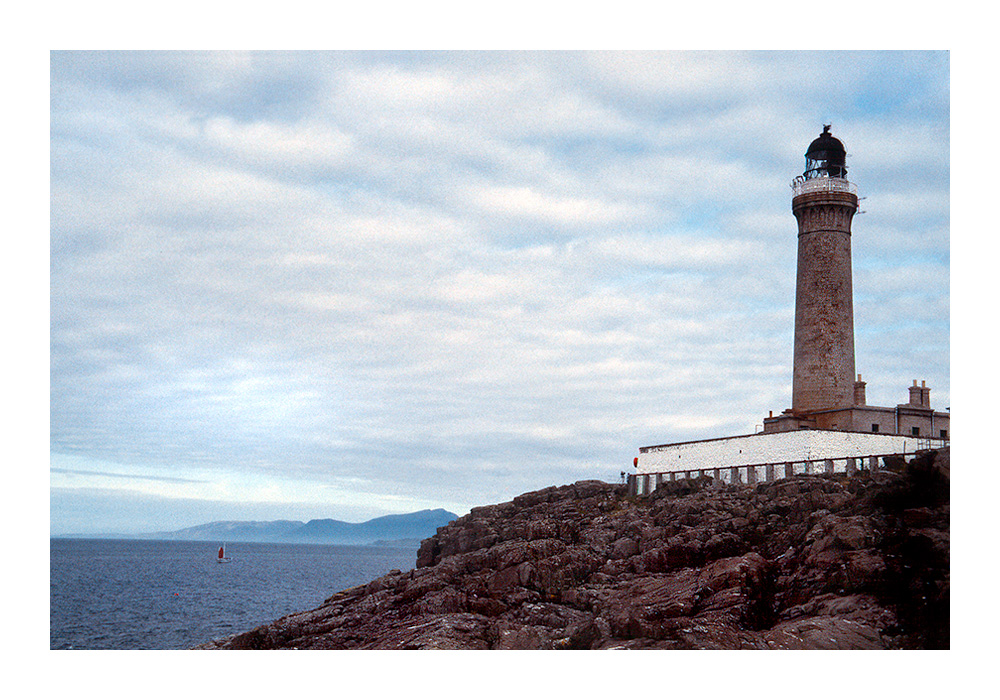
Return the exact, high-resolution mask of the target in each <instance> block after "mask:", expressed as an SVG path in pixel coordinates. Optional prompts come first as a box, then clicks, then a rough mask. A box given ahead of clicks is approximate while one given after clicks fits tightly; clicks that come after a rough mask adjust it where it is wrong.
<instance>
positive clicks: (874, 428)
mask: <svg viewBox="0 0 1000 700" xmlns="http://www.w3.org/2000/svg"><path fill="white" fill-rule="evenodd" d="M872 432H873V433H877V432H878V423H872Z"/></svg>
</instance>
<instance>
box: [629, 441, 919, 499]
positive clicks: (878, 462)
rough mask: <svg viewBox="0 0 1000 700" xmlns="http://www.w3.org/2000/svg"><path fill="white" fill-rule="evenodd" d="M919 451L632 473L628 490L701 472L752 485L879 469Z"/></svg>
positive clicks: (649, 488) (637, 492) (647, 489)
mask: <svg viewBox="0 0 1000 700" xmlns="http://www.w3.org/2000/svg"><path fill="white" fill-rule="evenodd" d="M917 454H918V452H917V451H915V452H894V453H888V454H877V455H863V456H858V457H840V458H837V459H803V460H798V461H795V462H763V463H760V464H745V465H741V466H738V467H708V468H705V469H688V470H679V471H669V472H650V473H647V474H631V475H629V477H628V490H629V494H630V495H633V496H644V495H647V494H650V493H652V492H653V491H655V490H656V487H657V486H659V485H660V484H662V483H664V482H666V481H678V480H680V479H696V478H698V477H701V476H709V477H712V479H714V480H715V482H716V483H724V484H737V485H744V486H753V485H754V484H759V483H767V482H770V481H777V480H778V479H785V478H788V477H790V476H797V475H800V474H844V473H846V474H848V475H852V474H854V473H856V472H857V471H862V470H867V471H871V472H877V471H878V470H879V469H880V468H883V467H884V466H885V459H886V458H902V459H903V460H904V461H905V460H907V459H908V458H910V457H914V456H916V455H917Z"/></svg>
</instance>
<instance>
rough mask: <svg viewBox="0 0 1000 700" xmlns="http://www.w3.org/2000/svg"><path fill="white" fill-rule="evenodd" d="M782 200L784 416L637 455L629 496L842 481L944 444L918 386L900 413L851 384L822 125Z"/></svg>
mask: <svg viewBox="0 0 1000 700" xmlns="http://www.w3.org/2000/svg"><path fill="white" fill-rule="evenodd" d="M792 190H793V195H792V214H794V216H795V219H796V221H797V223H798V235H797V244H798V261H797V268H796V278H795V339H794V347H793V349H792V351H793V362H792V407H791V408H788V409H785V410H784V411H782V412H781V414H780V415H777V416H776V415H774V411H770V412H769V415H768V416H767V417H766V418H764V422H763V431H761V432H756V433H753V434H749V435H733V436H728V437H717V438H710V439H707V440H690V441H683V442H668V443H665V444H661V445H650V446H648V447H640V448H639V456H638V457H636V458H635V460H634V462H633V465H634V467H635V471H636V473H635V475H634V476H630V477H629V478H628V483H629V491H630V493H632V494H634V495H640V496H641V495H645V494H648V493H651V492H652V491H653V490H655V489H656V488H657V487H658V486H659V485H660V484H662V483H663V482H664V481H674V480H676V479H680V478H685V477H706V476H707V477H710V478H711V479H712V480H713V482H717V483H726V484H746V485H753V484H756V483H759V482H761V481H772V480H774V479H781V478H785V477H789V476H793V475H796V474H836V473H838V472H841V473H846V474H852V473H854V472H855V471H857V470H858V469H871V470H875V469H878V468H880V466H879V465H880V464H883V463H884V459H885V458H886V457H888V456H894V457H897V458H898V456H899V455H912V454H913V453H915V452H916V451H917V450H924V449H928V448H935V447H944V446H946V445H948V444H949V440H950V436H949V428H950V420H951V417H950V415H949V414H948V413H947V412H944V411H935V410H934V409H933V408H931V401H930V391H931V390H930V387H928V386H927V382H926V381H922V382H920V383H919V384H918V383H917V380H916V379H914V380H913V386H911V387H909V400H908V401H907V402H906V403H901V404H898V405H896V406H872V405H869V404H868V402H867V398H866V396H865V386H866V382H864V381H862V380H861V375H860V374H857V375H855V366H854V298H853V288H852V287H853V282H852V277H851V222H852V221H853V219H854V215H855V214H856V213H857V211H858V191H857V188H856V187H855V186H854V184H853V183H851V182H850V181H849V180H848V179H847V153H846V151H845V150H844V144H843V143H841V141H840V139H838V138H837V137H835V136H834V135H833V134H832V133H830V125H824V126H823V132H822V133H821V134H820V135H819V137H817V138H815V139H813V141H812V142H811V143H810V144H809V147H808V148H807V149H806V163H805V170H804V171H803V173H802V174H801V175H799V176H798V177H796V178H795V179H794V180H793V181H792ZM789 238H791V236H789Z"/></svg>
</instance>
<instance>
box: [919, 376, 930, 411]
mask: <svg viewBox="0 0 1000 700" xmlns="http://www.w3.org/2000/svg"><path fill="white" fill-rule="evenodd" d="M920 405H921V406H923V407H924V408H930V407H931V388H930V387H929V386H927V382H926V381H923V380H921V381H920Z"/></svg>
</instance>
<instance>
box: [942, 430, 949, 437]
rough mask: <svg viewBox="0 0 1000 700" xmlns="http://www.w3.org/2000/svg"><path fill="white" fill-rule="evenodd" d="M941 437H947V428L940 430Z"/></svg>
mask: <svg viewBox="0 0 1000 700" xmlns="http://www.w3.org/2000/svg"><path fill="white" fill-rule="evenodd" d="M941 437H942V438H947V437H948V431H947V430H942V431H941Z"/></svg>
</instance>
